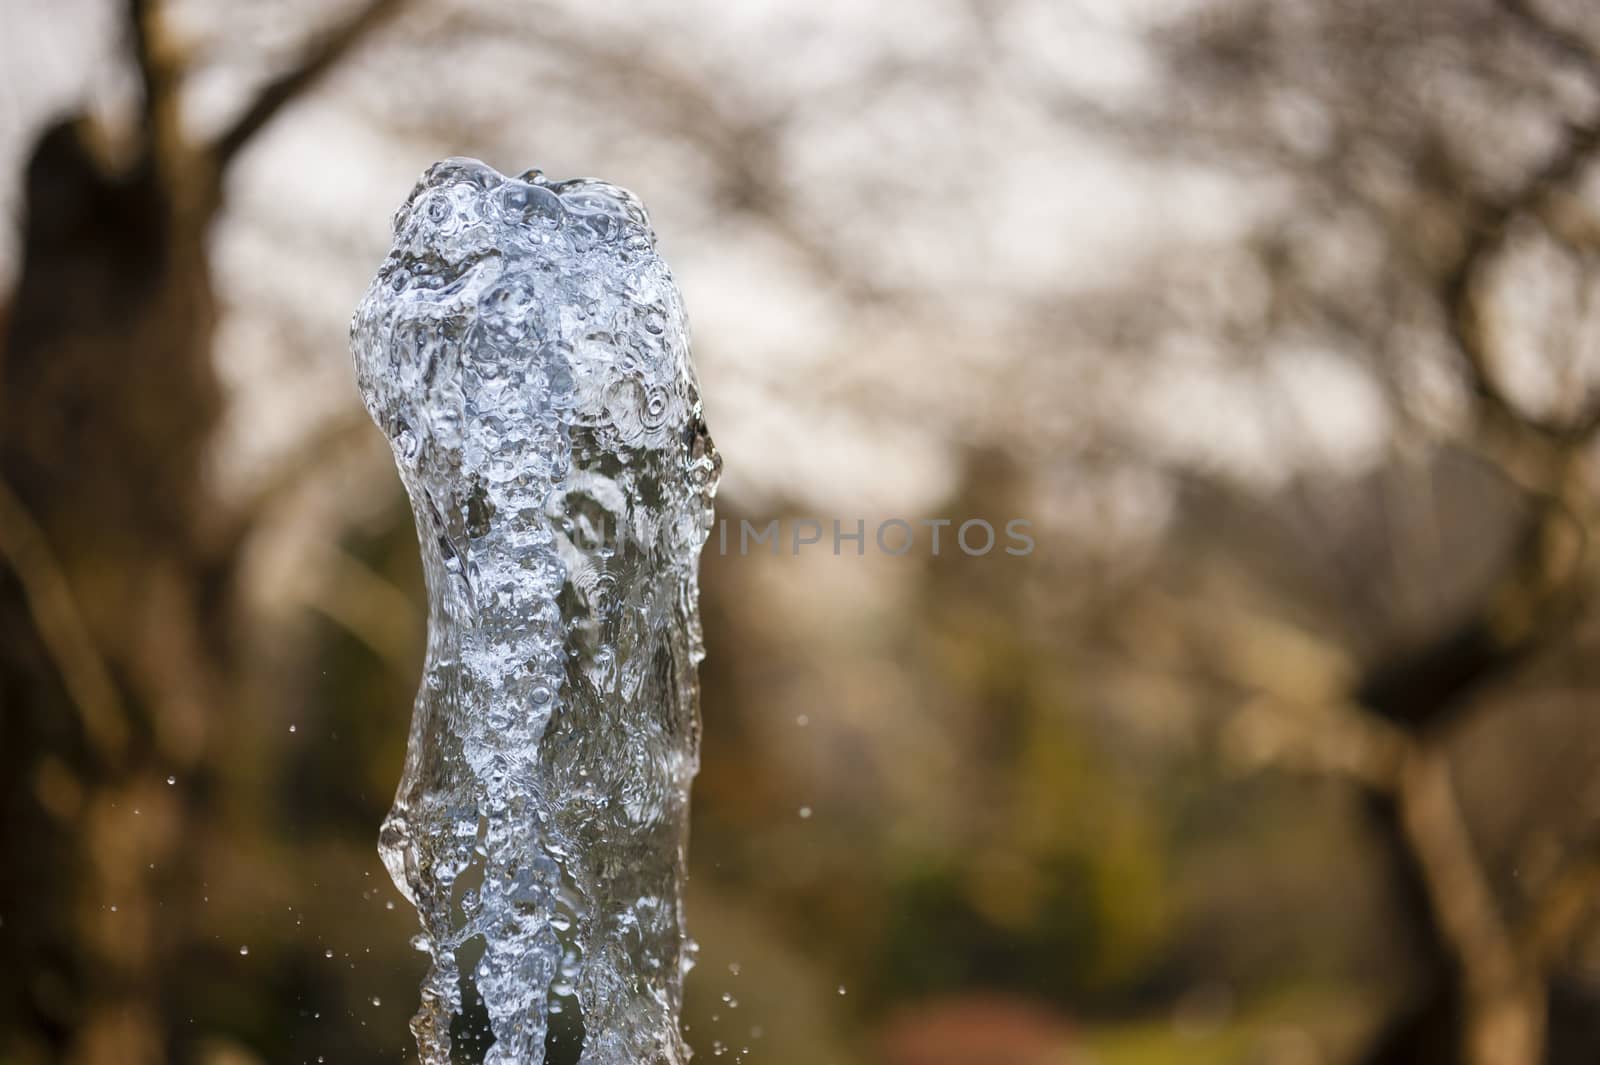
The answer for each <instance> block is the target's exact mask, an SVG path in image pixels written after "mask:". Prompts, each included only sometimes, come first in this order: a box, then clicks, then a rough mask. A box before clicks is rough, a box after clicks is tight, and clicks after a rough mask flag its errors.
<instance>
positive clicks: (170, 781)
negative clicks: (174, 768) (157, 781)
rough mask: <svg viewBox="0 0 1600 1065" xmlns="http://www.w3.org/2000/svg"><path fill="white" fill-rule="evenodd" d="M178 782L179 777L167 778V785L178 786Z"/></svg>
mask: <svg viewBox="0 0 1600 1065" xmlns="http://www.w3.org/2000/svg"><path fill="white" fill-rule="evenodd" d="M177 782H178V778H177V777H175V776H170V775H169V776H168V777H167V783H168V784H176V783H177Z"/></svg>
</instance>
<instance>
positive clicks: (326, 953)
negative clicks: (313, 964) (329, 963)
mask: <svg viewBox="0 0 1600 1065" xmlns="http://www.w3.org/2000/svg"><path fill="white" fill-rule="evenodd" d="M322 956H323V957H324V958H332V957H333V948H332V947H329V948H328V949H327V950H325V951H323V952H322Z"/></svg>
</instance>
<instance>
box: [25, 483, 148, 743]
mask: <svg viewBox="0 0 1600 1065" xmlns="http://www.w3.org/2000/svg"><path fill="white" fill-rule="evenodd" d="M0 559H3V560H4V561H5V562H7V563H8V564H9V565H10V567H11V569H12V571H13V572H14V573H15V574H16V575H17V580H18V582H19V583H20V584H21V585H22V594H23V598H24V599H25V600H26V601H27V604H28V611H29V613H30V614H32V615H33V620H34V624H35V625H36V626H37V628H38V633H39V639H40V640H41V641H42V642H43V643H44V645H45V650H46V651H47V652H48V653H49V655H50V657H51V659H53V660H54V662H55V665H56V670H57V671H58V672H59V673H60V675H61V683H62V684H63V685H64V686H65V687H66V690H67V694H68V696H69V697H70V698H71V699H72V702H73V703H74V704H75V705H76V706H77V708H78V714H79V716H80V717H81V718H82V721H83V732H84V735H85V736H86V737H87V738H88V740H89V744H90V746H91V747H93V748H94V750H95V751H96V753H98V754H99V755H100V756H101V757H102V758H105V759H107V760H108V761H110V760H114V759H115V758H116V757H117V756H118V755H120V754H121V753H122V751H123V749H124V748H125V747H126V746H127V743H128V715H127V712H126V709H125V708H124V706H123V704H122V698H121V696H120V695H119V694H118V693H117V686H116V683H115V682H114V681H113V680H112V678H111V671H110V669H108V668H107V666H106V662H105V658H104V656H102V655H101V653H100V648H99V647H98V646H97V645H96V643H95V639H94V634H93V633H92V632H90V631H89V626H88V624H87V622H85V621H84V619H83V611H81V610H80V609H79V608H78V600H77V597H76V596H75V595H74V594H73V591H72V586H71V585H70V584H69V583H68V581H67V577H66V575H65V574H64V573H63V572H62V571H61V565H60V563H59V562H57V561H56V555H55V552H54V551H53V550H52V549H51V547H50V543H49V541H48V540H47V539H46V538H45V534H44V531H43V530H42V529H40V528H39V525H38V523H37V522H35V521H34V520H33V516H32V515H31V514H29V513H28V510H27V508H26V507H25V506H24V505H23V503H22V500H20V499H18V498H17V495H16V493H15V492H13V491H12V490H11V487H10V486H9V485H7V484H5V483H4V482H0Z"/></svg>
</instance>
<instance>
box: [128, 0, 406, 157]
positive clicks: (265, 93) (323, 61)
mask: <svg viewBox="0 0 1600 1065" xmlns="http://www.w3.org/2000/svg"><path fill="white" fill-rule="evenodd" d="M136 2H138V0H136ZM405 3H406V0H368V2H367V3H365V4H363V5H362V6H361V7H360V8H359V9H358V10H357V11H356V12H355V13H354V14H353V15H351V16H350V17H349V18H348V19H346V20H345V21H344V22H342V23H340V24H339V25H337V26H335V27H334V28H333V29H331V30H329V31H327V32H326V33H325V34H324V35H322V37H321V38H320V39H319V40H318V41H317V42H316V43H315V44H313V45H312V46H311V47H310V49H309V50H308V51H307V53H306V55H305V57H304V58H303V59H302V60H301V62H300V63H299V64H298V65H297V66H295V67H292V68H291V69H289V70H287V71H285V72H284V73H283V74H282V75H280V76H279V77H277V78H274V79H273V80H272V81H270V82H268V83H267V84H266V86H264V87H263V88H262V90H261V92H260V93H259V94H258V95H257V96H256V98H255V100H254V101H253V102H252V103H251V104H250V106H248V107H246V108H245V110H244V112H243V113H242V114H241V115H240V116H239V118H238V119H237V120H236V121H235V122H234V124H233V125H232V126H231V127H229V129H228V130H227V131H226V132H224V133H223V134H222V135H221V136H219V137H218V138H217V139H216V140H215V141H214V142H213V143H212V146H211V157H212V159H213V160H214V162H215V165H216V170H217V172H218V173H221V172H222V171H223V170H224V169H225V168H226V167H227V165H228V164H229V163H230V162H231V161H232V160H233V158H234V157H235V156H236V155H238V153H239V151H240V149H242V148H243V147H244V146H245V145H246V144H248V143H249V142H250V140H251V138H253V137H254V136H255V135H256V134H257V133H259V132H261V130H262V129H264V128H265V127H266V126H267V124H268V123H270V122H271V121H272V120H273V119H274V118H276V117H277V115H278V113H279V112H280V111H282V110H283V109H284V108H285V107H287V106H289V105H290V104H292V103H293V102H294V101H295V100H297V99H299V98H300V96H301V95H302V94H303V93H305V92H306V91H307V90H308V89H310V88H311V87H312V86H314V85H316V84H317V82H318V81H320V80H321V79H322V76H323V75H324V74H326V73H327V72H328V71H329V70H331V69H332V68H333V67H334V65H335V64H337V63H338V62H339V60H341V59H343V58H344V56H345V55H346V54H347V53H348V52H349V51H350V49H351V48H353V47H354V46H355V45H356V44H358V43H359V42H360V41H361V40H362V38H364V37H366V36H367V35H368V34H369V33H372V32H373V31H375V30H377V29H378V28H379V27H380V26H382V25H384V24H385V23H386V22H388V21H389V20H390V19H392V18H394V16H395V15H397V14H398V13H399V12H400V10H401V9H402V8H403V7H404V6H405Z"/></svg>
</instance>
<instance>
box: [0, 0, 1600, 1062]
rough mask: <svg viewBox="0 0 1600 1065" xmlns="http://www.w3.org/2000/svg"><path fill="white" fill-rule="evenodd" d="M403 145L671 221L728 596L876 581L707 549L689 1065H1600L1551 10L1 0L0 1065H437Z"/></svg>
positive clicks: (1582, 88)
mask: <svg viewBox="0 0 1600 1065" xmlns="http://www.w3.org/2000/svg"><path fill="white" fill-rule="evenodd" d="M451 154H466V155H474V156H478V157H481V158H483V159H484V160H486V161H488V162H490V163H491V164H493V165H494V166H496V167H498V168H500V169H502V170H505V171H508V172H516V171H518V170H521V169H523V168H525V167H529V166H535V165H536V166H539V167H541V168H543V169H544V170H545V171H546V172H547V173H549V174H551V175H552V176H553V177H567V176H574V175H580V174H592V175H598V176H603V177H605V178H608V179H610V180H613V181H616V182H618V183H620V184H622V185H625V186H628V187H630V188H632V189H634V190H636V191H637V192H638V193H640V195H641V196H642V197H643V198H644V200H645V202H646V203H648V204H649V205H650V206H651V208H652V211H653V214H654V221H655V225H656V228H657V231H658V233H659V235H660V240H661V247H662V250H663V252H664V254H665V255H666V257H667V258H668V260H669V261H670V262H671V263H672V264H673V267H674V270H675V273H676V275H677V277H678V279H679V281H680V283H681V285H682V287H683V289H684V292H685V295H686V299H687V302H688V306H689V308H690V311H691V314H692V316H693V320H694V325H695V341H696V350H697V357H698V361H699V366H700V371H701V377H702V383H703V386H704V393H705V396H706V402H707V416H708V420H709V422H710V425H711V428H712V431H713V433H714V434H715V436H716V439H717V442H718V444H719V446H720V448H721V450H722V453H723V455H724V459H725V462H726V471H725V475H724V479H723V491H722V495H721V498H720V503H719V511H720V514H721V515H722V516H723V517H725V518H727V519H729V520H730V521H731V522H733V523H735V525H734V527H733V532H734V542H735V543H736V542H737V524H736V523H737V522H738V521H739V520H740V519H747V520H750V521H751V522H752V523H754V524H755V525H756V526H757V527H760V526H762V525H764V524H765V523H767V522H769V521H771V520H773V519H779V520H782V521H785V522H792V521H794V520H796V519H799V518H803V517H813V518H817V519H819V520H821V521H823V522H824V523H827V522H831V520H833V519H835V518H838V519H841V520H842V522H843V523H844V525H845V527H846V529H849V528H852V527H853V526H854V524H855V521H856V520H857V519H863V520H865V521H866V522H867V523H868V529H869V540H868V551H867V553H866V554H865V557H858V556H857V555H855V554H854V553H853V547H851V546H849V545H847V546H846V547H845V550H844V551H843V553H841V554H840V555H838V556H837V557H836V556H835V555H834V554H833V552H832V551H831V549H830V547H829V545H828V544H827V543H826V541H825V543H824V545H823V546H822V547H819V548H810V549H805V550H802V552H801V553H800V554H799V555H798V556H796V555H793V554H791V553H789V552H788V551H787V550H786V551H784V552H782V553H780V554H779V555H777V556H772V555H769V554H766V553H764V551H760V550H758V551H754V552H752V553H751V554H749V555H745V556H741V555H740V554H739V553H738V551H737V548H736V547H735V548H734V549H732V550H730V551H729V552H728V553H726V554H721V553H718V552H717V551H716V550H715V541H714V542H713V549H712V550H708V552H707V555H706V557H705V560H704V574H703V583H704V602H703V607H704V611H705V619H706V629H707V644H708V646H709V649H710V658H709V659H708V660H707V662H706V663H705V666H704V668H703V671H702V677H703V683H704V694H703V712H704V719H705V730H704V737H705V740H704V758H703V768H702V771H701V774H700V777H699V780H698V782H697V784H696V788H695V795H694V825H693V845H692V852H691V865H692V883H691V886H690V887H691V890H690V915H689V916H690V926H691V928H692V930H693V932H694V935H695V937H696V938H697V939H698V940H699V942H700V944H701V952H700V964H699V966H698V968H697V969H696V970H695V971H694V972H693V973H692V974H691V976H690V978H689V982H688V994H689V1006H688V1010H687V1017H686V1022H687V1025H688V1027H689V1039H690V1041H691V1043H692V1044H693V1045H694V1047H695V1048H696V1050H697V1052H698V1054H699V1056H700V1060H707V1061H710V1060H715V1059H717V1058H726V1059H728V1060H731V1061H735V1062H741V1063H749V1065H877V1063H881V1065H1089V1063H1099V1065H1153V1063H1166V1062H1172V1063H1183V1065H1210V1063H1239V1065H1320V1063H1327V1065H1334V1063H1369V1065H1387V1063H1395V1065H1432V1063H1441V1065H1444V1063H1466V1065H1531V1063H1533V1062H1552V1063H1561V1065H1567V1063H1573V1065H1579V1063H1582V1065H1591V1063H1593V1062H1594V1061H1596V1060H1600V920H1597V913H1596V910H1595V907H1594V906H1593V903H1594V902H1595V901H1596V898H1597V892H1600V772H1597V769H1600V721H1597V720H1596V719H1595V715H1594V712H1593V711H1594V710H1595V707H1596V699H1597V697H1600V657H1597V652H1600V618H1597V613H1596V606H1595V602H1594V593H1595V591H1596V586H1597V580H1600V571H1597V557H1596V552H1595V551H1594V550H1593V547H1592V544H1591V538H1592V536H1593V534H1594V531H1595V530H1596V528H1597V511H1596V494H1597V490H1600V480H1597V473H1600V470H1597V458H1600V452H1597V445H1596V436H1597V431H1600V10H1597V9H1596V8H1595V7H1594V6H1593V5H1592V4H1589V3H1587V2H1585V0H1413V2H1408V3H1392V2H1389V0H1322V2H1320V3H1319V2H1312V0H1181V2H1180V0H1171V2H1158V0H1077V2H1070V3H1069V2H1064V0H939V2H921V3H912V2H910V0H902V2H898V3H882V4H857V3H846V2H842V0H835V2H822V0H818V2H811V3H804V4H801V3H783V2H779V0H762V2H756V3H747V4H739V5H731V4H719V3H714V2H711V0H673V2H667V0H645V2H639V3H631V4H628V5H605V4H588V3H575V2H574V3H531V2H516V3H507V2H505V0H411V2H410V3H407V2H405V0H377V2H371V0H351V2H339V3H334V2H331V0H329V2H322V0H318V2H313V0H121V2H113V0H0V213H3V215H4V218H5V220H6V224H5V225H3V226H0V795H3V807H0V833H3V835H0V1063H3V1065H36V1063H44V1062H67V1063H73V1065H110V1063H115V1065H143V1063H153V1062H179V1063H186V1065H187V1063H196V1065H256V1063H300V1062H306V1063H309V1062H327V1063H337V1065H359V1063H366V1062H379V1061H390V1062H392V1061H404V1060H414V1058H415V1052H414V1050H413V1048H412V1045H411V1038H410V1035H409V1033H408V1032H407V1029H406V1021H407V1018H408V1017H409V1015H410V1014H411V1013H412V1011H413V1010H414V1009H415V1005H416V1000H417V983H418V979H419V977H420V975H421V972H422V968H423V966H422V957H421V955H419V954H417V953H415V952H414V951H412V950H411V948H410V947H409V946H408V944H407V940H408V939H409V937H410V936H411V935H412V934H413V932H414V930H415V918H414V915H413V914H412V913H411V912H410V911H409V908H408V907H407V906H406V905H405V903H404V902H403V900H400V898H399V896H398V894H397V893H396V892H395V891H394V889H393V888H392V886H391V885H390V883H389V881H388V878H387V877H386V875H385V874H384V872H383V870H382V868H381V866H380V865H379V863H378V860H377V855H376V850H375V838H376V833H377V827H378V823H379V821H380V819H381V818H382V816H383V814H384V812H385V811H386V810H387V808H388V805H389V802H390V800H391V797H392V794H393V789H394V786H395V783H396V781H397V780H398V775H399V770H400V762H401V757H402V753H403V750H404V744H405V738H406V729H407V724H408V720H409V716H410V704H411V698H412V694H413V692H414V690H415V685H416V683H417V679H418V675H419V669H420V662H421V652H422V637H423V623H424V617H425V608H424V604H423V597H422V591H421V577H420V570H419V565H418V560H417V552H416V546H415V540H414V532H413V528H412V521H411V516H410V512H409V510H408V508H407V505H406V502H405V499H404V496H403V493H402V491H401V488H400V484H399V482H398V480H397V478H396V477H395V474H394V470H393V465H392V461H391V458H390V455H389V453H388V450H387V448H386V446H385V444H384V441H383V440H382V438H381V436H380V434H379V433H378V432H377V430H376V429H374V428H373V427H372V426H371V425H370V424H369V423H368V422H367V420H366V417H365V414H364V413H363V411H362V409H361V405H360V402H359V399H358V397H357V394H356V391H355V388H354V384H353V381H352V374H351V370H350V367H349V356H348V352H347V349H346V329H347V322H348V316H349V314H350V311H351V309H352V308H353V307H354V305H355V302H356V300H357V298H358V296H359V295H360V293H361V291H362V290H363V289H364V287H365V286H366V284H367V281H368V279H369V278H370V276H371V275H372V273H373V271H374V270H375V269H376V266H377V264H378V262H379V260H380V259H381V257H382V255H383V253H384V251H385V250H386V248H387V246H388V238H389V233H388V223H389V218H390V215H391V213H392V211H393V210H394V208H395V207H396V206H398V205H399V203H400V202H401V200H402V199H403V198H404V197H405V195H406V194H407V192H408V191H409V189H410V187H411V185H412V183H413V182H414V181H415V180H416V177H417V175H418V174H419V173H420V172H421V171H422V169H423V168H424V167H426V166H427V165H428V164H429V163H431V162H432V161H433V160H435V159H437V158H439V157H442V156H445V155H451ZM886 518H900V519H903V520H907V521H911V522H916V521H918V520H921V519H925V518H929V519H931V518H939V519H951V520H953V521H954V522H955V523H957V524H959V523H960V522H962V521H964V520H968V519H983V520H987V521H989V522H991V523H992V524H993V525H995V526H996V527H997V528H1000V527H1003V524H1004V523H1005V522H1006V521H1009V520H1011V519H1025V520H1028V521H1031V522H1032V523H1033V524H1032V526H1031V529H1030V532H1031V533H1032V535H1033V537H1034V539H1035V541H1036V548H1035V550H1034V551H1033V552H1032V553H1031V554H1029V555H1027V556H1023V557H1017V556H1009V555H1006V554H1004V553H1002V552H1000V551H995V552H993V553H991V554H989V555H986V556H984V557H981V558H975V557H969V556H967V555H965V554H963V553H962V552H960V551H956V550H953V549H952V547H951V544H950V541H949V539H946V541H945V547H944V550H943V551H942V552H941V554H939V555H938V556H937V557H936V556H934V555H933V554H932V552H931V551H930V550H929V549H928V545H927V542H926V540H925V539H923V540H920V541H919V543H918V545H917V547H916V548H915V549H914V550H912V551H909V552H907V553H906V554H905V555H903V556H901V557H889V556H888V555H886V554H884V553H882V552H879V551H877V550H874V549H872V545H871V540H870V529H871V528H872V527H873V526H875V525H876V523H877V522H878V521H881V520H883V519H886ZM787 528H789V526H788V525H785V529H787ZM786 535H787V533H786ZM947 536H948V532H947ZM480 1053H481V1050H480ZM563 1055H566V1056H563ZM464 1060H465V1059H464ZM565 1060H570V1053H569V1052H568V1051H567V1050H565V1049H563V1048H562V1047H557V1048H555V1050H554V1051H553V1053H552V1057H551V1061H552V1062H555V1061H565Z"/></svg>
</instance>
